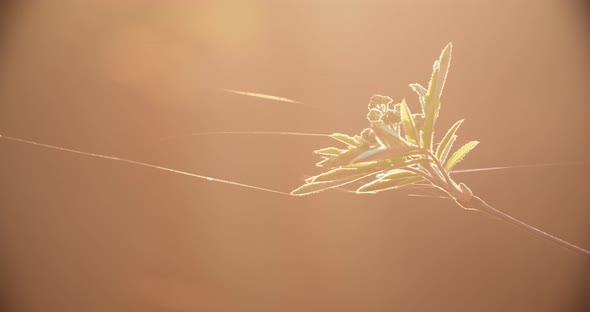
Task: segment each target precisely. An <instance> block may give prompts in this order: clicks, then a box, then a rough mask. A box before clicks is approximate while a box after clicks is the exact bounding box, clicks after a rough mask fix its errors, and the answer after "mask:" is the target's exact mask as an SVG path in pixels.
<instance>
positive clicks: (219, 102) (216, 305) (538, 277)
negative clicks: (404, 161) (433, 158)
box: [0, 0, 590, 312]
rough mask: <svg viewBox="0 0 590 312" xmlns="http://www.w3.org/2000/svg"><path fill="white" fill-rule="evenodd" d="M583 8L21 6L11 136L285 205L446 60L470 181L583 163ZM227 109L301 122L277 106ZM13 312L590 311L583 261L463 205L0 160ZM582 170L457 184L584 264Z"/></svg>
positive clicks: (589, 235)
mask: <svg viewBox="0 0 590 312" xmlns="http://www.w3.org/2000/svg"><path fill="white" fill-rule="evenodd" d="M582 3H583V2H582V1H558V0H542V1H533V0H529V1H524V0H521V1H493V2H484V1H467V0H448V1H435V0H429V1H427V0H419V1H409V0H406V1H399V0H396V1H394V0H392V1H384V0H382V1H378V0H363V1H360V0H359V1H337V0H323V1H301V0H281V1H274V0H253V1H225V0H223V1H222V0H216V1H137V0H136V1H113V0H110V1H74V0H64V1H49V0H38V1H23V2H21V3H19V4H17V7H15V10H14V11H12V12H10V14H7V15H6V16H7V17H8V16H10V20H9V21H7V22H6V25H5V27H8V28H5V29H4V33H3V36H4V37H3V42H2V55H1V58H0V103H1V104H0V105H1V106H0V134H4V135H10V136H14V137H20V138H25V139H30V140H34V141H39V142H43V143H48V144H53V145H58V146H63V147H68V148H74V149H78V150H83V151H88V152H94V153H100V154H107V155H113V156H120V157H125V158H129V159H133V160H138V161H143V162H148V163H153V164H158V165H162V166H166V167H171V168H175V169H179V170H184V171H189V172H194V173H198V174H203V175H208V176H212V177H216V178H222V179H228V180H232V181H237V182H242V183H248V184H252V185H257V186H261V187H266V188H272V189H277V190H281V191H285V192H288V191H290V190H292V189H293V188H295V187H297V186H298V185H300V183H302V181H303V179H304V177H305V176H308V175H312V174H316V173H318V170H317V168H315V167H314V163H315V162H316V161H317V157H316V156H315V155H313V154H312V153H311V151H312V150H314V149H317V148H320V147H324V146H327V145H328V144H331V143H332V142H330V141H329V140H326V139H324V138H308V137H280V136H240V135H235V136H231V135H225V136H220V135H218V136H197V137H194V136H193V137H187V136H183V137H179V138H177V139H174V140H165V141H162V140H160V139H161V138H163V137H168V136H178V135H185V134H189V133H194V132H209V131H240V130H257V131H299V132H310V133H331V132H345V133H350V134H354V133H357V132H358V131H360V130H361V129H362V128H364V127H366V126H367V124H366V119H365V114H366V104H367V103H368V100H369V98H370V96H371V95H372V94H374V93H378V94H385V95H389V96H391V97H393V98H394V99H395V100H397V101H399V100H401V99H402V98H406V99H407V100H408V101H409V103H410V105H411V108H412V109H414V110H417V109H418V102H417V98H416V97H415V95H414V94H413V92H412V91H411V90H410V88H409V87H408V84H409V83H412V82H420V83H422V84H426V82H427V81H428V78H429V75H430V71H431V68H432V63H433V61H434V60H435V59H436V58H437V57H438V55H439V53H440V50H441V49H442V48H443V47H444V46H445V44H446V43H447V42H449V41H452V42H453V43H454V52H453V54H454V55H453V57H454V58H453V63H452V66H451V70H450V73H449V79H448V80H447V85H446V90H445V95H444V97H443V99H444V102H443V107H442V111H441V118H440V119H439V123H438V127H439V131H442V129H446V128H447V127H448V126H450V125H451V124H452V123H453V122H454V121H456V120H457V119H461V118H466V122H465V123H464V124H463V127H462V129H461V131H460V133H459V134H460V138H459V141H460V142H466V141H468V140H471V139H477V140H480V141H481V142H482V143H481V144H480V146H478V147H477V149H476V150H474V152H472V153H471V154H470V155H469V157H468V158H467V159H466V160H465V162H464V163H462V164H461V165H460V167H461V168H478V167H488V166H504V165H524V164H537V163H550V162H570V161H588V160H590V157H589V156H588V152H589V148H588V147H589V146H588V139H589V136H588V135H589V133H590V132H589V130H590V129H589V124H588V122H587V118H588V116H589V113H590V110H589V108H588V107H589V106H588V99H589V98H590V88H589V87H588V85H589V84H590V78H589V77H590V76H589V75H590V62H589V61H588V55H589V52H590V45H589V44H590V41H589V40H588V30H589V29H588V26H589V22H588V15H587V13H588V7H587V6H583V5H582ZM222 89H237V90H244V91H251V92H259V93H265V94H272V95H276V96H282V97H287V98H292V99H296V100H298V101H302V102H304V103H305V104H306V105H294V104H289V103H282V102H273V101H268V100H263V99H258V98H252V97H245V96H240V95H236V94H230V93H227V92H223V91H222ZM0 172H2V179H1V181H2V188H1V191H0V198H1V199H0V206H1V209H0V244H1V245H0V247H1V248H2V258H1V260H0V274H1V275H2V278H1V280H2V284H1V285H0V287H2V291H3V294H4V295H3V297H2V298H3V300H4V303H5V304H6V309H5V310H8V311H12V310H13V311H44V312H45V311H588V310H590V302H589V301H590V299H589V298H588V296H589V294H590V259H588V258H585V257H583V256H580V255H578V254H575V253H572V252H570V251H567V250H563V249H561V248H559V247H557V246H555V245H553V244H551V243H549V242H546V241H544V240H542V239H539V238H538V237H534V236H532V235H530V234H528V233H526V232H524V231H522V230H520V229H518V228H514V227H512V226H511V225H508V224H505V223H503V222H501V221H497V220H494V219H492V218H489V217H486V216H484V215H481V214H478V213H472V212H466V211H463V210H461V209H459V208H458V207H457V206H455V205H454V204H453V202H451V201H449V200H443V199H436V198H416V197H408V196H407V193H408V192H407V191H399V192H387V193H382V194H379V195H375V196H358V195H357V196H355V195H351V194H344V193H338V192H331V193H324V194H318V195H316V196H311V197H304V198H294V197H288V196H283V195H279V194H272V193H265V192H260V191H255V190H251V189H244V188H240V187H236V186H231V185H225V184H220V183H214V182H210V181H205V180H198V179H193V178H189V177H185V176H180V175H175V174H171V173H165V172H160V171H155V170H152V169H148V168H142V167H137V166H132V165H129V164H124V163H120V162H113V161H107V160H101V159H96V158H89V157H84V156H79V155H73V154H68V153H64V152H58V151H53V150H47V149H40V148H37V147H33V146H29V145H23V144H18V143H12V142H8V141H5V140H2V141H0ZM589 176H590V166H588V165H581V166H568V167H551V168H528V169H513V170H503V171H490V172H481V173H472V174H464V175H463V176H459V175H457V176H456V179H457V180H458V181H461V182H465V183H466V184H467V185H469V186H470V187H471V188H472V189H473V190H474V192H475V193H476V194H478V195H479V196H480V197H482V198H484V199H485V200H486V201H488V202H489V203H491V204H492V205H494V206H495V207H497V208H498V209H500V210H502V211H505V212H507V213H510V214H512V215H514V216H515V217H518V218H520V219H521V220H523V221H526V222H528V223H530V224H532V225H535V226H538V227H539V228H541V229H543V230H545V231H547V232H549V233H552V234H555V235H557V236H559V237H561V238H564V239H566V240H568V241H570V242H572V243H576V244H578V245H580V246H583V247H585V248H586V249H588V248H590V193H589V192H588V190H589V187H590V179H589V178H588V177H589Z"/></svg>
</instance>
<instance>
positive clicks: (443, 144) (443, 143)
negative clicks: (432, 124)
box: [436, 119, 464, 162]
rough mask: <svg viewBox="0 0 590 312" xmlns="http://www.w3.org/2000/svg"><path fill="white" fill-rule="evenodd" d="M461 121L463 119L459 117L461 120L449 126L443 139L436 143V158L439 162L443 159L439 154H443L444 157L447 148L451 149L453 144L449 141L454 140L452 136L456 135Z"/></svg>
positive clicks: (447, 150) (447, 151)
mask: <svg viewBox="0 0 590 312" xmlns="http://www.w3.org/2000/svg"><path fill="white" fill-rule="evenodd" d="M463 121H464V119H461V120H459V121H457V122H456V123H455V124H454V125H453V126H451V128H449V130H448V131H447V134H445V136H444V137H443V139H442V140H441V141H440V143H439V144H438V147H437V148H436V158H438V159H439V160H440V161H441V162H444V161H445V159H444V158H442V157H441V156H442V155H443V154H445V157H446V155H447V154H448V153H449V150H450V149H451V146H452V145H453V144H452V143H451V141H455V140H454V139H453V137H456V136H455V133H456V132H457V130H458V129H459V126H461V124H462V123H463ZM449 143H451V144H449ZM445 150H446V153H445Z"/></svg>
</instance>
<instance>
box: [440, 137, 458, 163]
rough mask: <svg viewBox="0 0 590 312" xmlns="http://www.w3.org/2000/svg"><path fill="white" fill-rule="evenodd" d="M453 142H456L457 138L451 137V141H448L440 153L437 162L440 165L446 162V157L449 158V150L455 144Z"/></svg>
mask: <svg viewBox="0 0 590 312" xmlns="http://www.w3.org/2000/svg"><path fill="white" fill-rule="evenodd" d="M455 140H457V136H456V135H453V136H452V137H451V139H450V140H449V143H447V146H445V148H444V150H443V151H442V153H441V155H440V157H438V160H439V161H440V162H441V164H444V163H445V161H446V160H447V157H448V156H449V153H450V152H451V148H453V144H454V143H455Z"/></svg>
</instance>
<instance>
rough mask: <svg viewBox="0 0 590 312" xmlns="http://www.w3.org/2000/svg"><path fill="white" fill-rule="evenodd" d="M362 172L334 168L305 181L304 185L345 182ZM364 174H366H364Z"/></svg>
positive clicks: (353, 169)
mask: <svg viewBox="0 0 590 312" xmlns="http://www.w3.org/2000/svg"><path fill="white" fill-rule="evenodd" d="M359 172H364V170H358V169H356V168H341V167H340V168H336V169H332V170H330V171H328V172H324V173H322V174H318V175H316V176H313V177H311V178H308V179H306V180H305V182H306V183H312V182H327V181H338V180H345V179H349V178H355V177H357V176H359V175H362V174H363V173H359ZM364 173H366V172H364Z"/></svg>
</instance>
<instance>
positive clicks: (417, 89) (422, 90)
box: [410, 83, 428, 111]
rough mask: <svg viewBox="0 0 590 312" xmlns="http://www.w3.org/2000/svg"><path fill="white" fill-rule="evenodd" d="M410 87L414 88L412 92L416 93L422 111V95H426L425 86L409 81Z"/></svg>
mask: <svg viewBox="0 0 590 312" xmlns="http://www.w3.org/2000/svg"><path fill="white" fill-rule="evenodd" d="M410 88H412V90H414V92H416V93H418V99H419V100H420V105H421V106H422V111H424V97H426V92H427V91H428V90H426V88H424V87H423V86H422V85H421V84H419V83H411V84H410Z"/></svg>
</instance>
